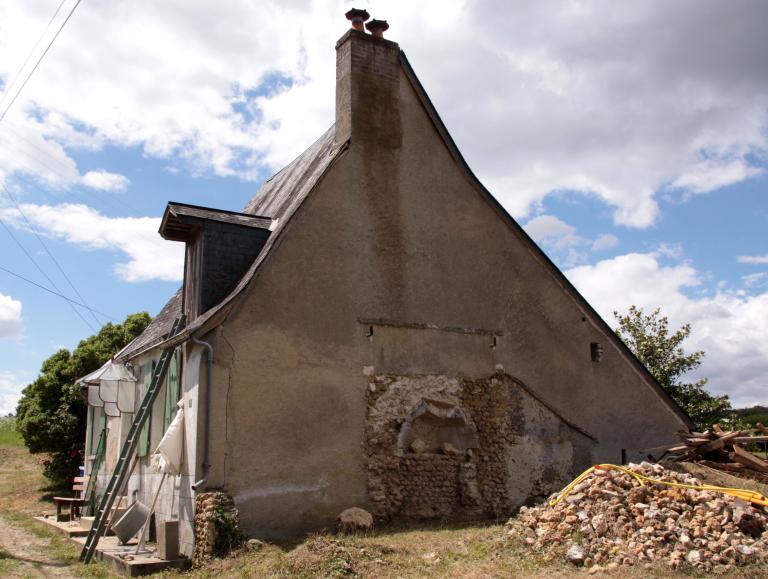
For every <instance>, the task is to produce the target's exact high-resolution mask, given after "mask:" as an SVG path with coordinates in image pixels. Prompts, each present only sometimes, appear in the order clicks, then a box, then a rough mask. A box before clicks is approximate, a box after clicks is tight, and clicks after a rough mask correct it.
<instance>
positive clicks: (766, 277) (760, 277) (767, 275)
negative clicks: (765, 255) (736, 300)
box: [741, 271, 768, 288]
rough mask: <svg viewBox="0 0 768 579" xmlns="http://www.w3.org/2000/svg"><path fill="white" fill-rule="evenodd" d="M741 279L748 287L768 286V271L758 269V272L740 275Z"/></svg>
mask: <svg viewBox="0 0 768 579" xmlns="http://www.w3.org/2000/svg"><path fill="white" fill-rule="evenodd" d="M741 281H742V282H744V285H745V286H746V287H748V288H752V287H762V286H768V271H760V272H758V273H750V274H748V275H745V276H742V278H741Z"/></svg>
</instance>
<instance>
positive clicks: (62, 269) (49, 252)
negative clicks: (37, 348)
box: [2, 183, 101, 325]
mask: <svg viewBox="0 0 768 579" xmlns="http://www.w3.org/2000/svg"><path fill="white" fill-rule="evenodd" d="M2 186H3V189H4V190H5V194H6V195H7V196H8V199H10V200H11V202H12V203H13V204H14V205H15V206H16V210H17V211H18V212H19V213H20V214H21V216H22V217H23V218H24V221H26V222H27V225H28V226H29V229H30V231H31V232H32V234H33V235H34V236H35V237H36V238H37V240H38V241H39V242H40V245H41V246H42V247H43V250H44V251H45V252H46V253H47V254H48V257H50V258H51V261H53V263H54V264H55V265H56V268H57V269H58V270H59V273H61V275H62V276H63V277H64V279H65V280H67V283H68V284H69V287H71V288H72V291H74V292H75V294H76V295H77V297H79V298H80V301H81V302H83V303H84V304H86V303H87V302H86V301H85V298H84V297H83V295H82V294H81V293H80V292H79V291H78V290H77V288H76V287H75V284H74V283H72V280H71V279H70V277H69V276H68V275H67V272H65V271H64V268H63V267H61V264H60V263H59V260H58V259H56V257H55V256H54V255H53V253H51V250H50V249H49V248H48V244H46V243H45V241H43V238H42V237H40V235H39V234H38V233H37V230H36V229H35V227H34V226H33V225H32V222H31V221H30V220H29V219H28V218H27V215H26V213H24V211H23V210H22V209H21V205H19V202H18V201H16V197H14V196H13V195H12V194H11V192H10V191H9V190H8V187H6V186H5V183H3V184H2ZM88 311H90V313H91V316H92V317H93V321H94V322H96V325H101V322H100V321H99V319H98V318H97V317H96V315H95V314H94V313H93V310H92V309H91V308H90V307H88Z"/></svg>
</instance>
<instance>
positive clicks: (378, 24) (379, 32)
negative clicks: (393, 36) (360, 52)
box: [365, 20, 389, 38]
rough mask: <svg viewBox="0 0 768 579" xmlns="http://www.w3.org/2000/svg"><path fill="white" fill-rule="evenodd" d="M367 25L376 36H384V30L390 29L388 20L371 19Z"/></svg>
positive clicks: (369, 30)
mask: <svg viewBox="0 0 768 579" xmlns="http://www.w3.org/2000/svg"><path fill="white" fill-rule="evenodd" d="M365 27H366V28H367V29H368V32H370V33H371V34H373V35H374V36H375V37H376V38H384V31H385V30H389V24H387V21H386V20H371V21H370V22H369V23H368V24H366V25H365Z"/></svg>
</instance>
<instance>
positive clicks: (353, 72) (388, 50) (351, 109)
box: [336, 8, 401, 149]
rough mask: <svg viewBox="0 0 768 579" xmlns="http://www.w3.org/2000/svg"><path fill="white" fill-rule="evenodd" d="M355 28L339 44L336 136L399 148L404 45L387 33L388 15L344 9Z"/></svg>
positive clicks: (337, 50)
mask: <svg viewBox="0 0 768 579" xmlns="http://www.w3.org/2000/svg"><path fill="white" fill-rule="evenodd" d="M346 17H347V19H348V20H350V21H351V22H352V28H351V29H349V30H347V32H346V33H345V34H344V36H342V37H341V38H340V39H339V41H338V42H337V43H336V141H337V142H343V141H346V140H348V139H351V141H352V143H353V145H356V144H365V143H371V144H375V146H376V147H383V148H389V149H396V148H399V147H400V142H401V128H400V47H399V46H398V44H397V43H396V42H392V41H391V40H387V39H385V38H384V36H383V33H384V31H385V30H387V29H388V28H389V25H388V24H387V22H386V21H385V20H372V21H371V22H369V23H368V24H367V25H366V26H367V28H368V30H370V31H371V33H372V34H366V33H365V31H364V29H363V23H364V22H365V21H366V20H367V19H368V18H369V14H368V12H366V11H365V10H358V9H356V8H353V9H352V10H350V11H349V12H347V13H346Z"/></svg>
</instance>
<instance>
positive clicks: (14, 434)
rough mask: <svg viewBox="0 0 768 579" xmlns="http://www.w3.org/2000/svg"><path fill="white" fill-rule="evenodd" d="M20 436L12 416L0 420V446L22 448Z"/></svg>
mask: <svg viewBox="0 0 768 579" xmlns="http://www.w3.org/2000/svg"><path fill="white" fill-rule="evenodd" d="M23 444H24V442H23V441H22V440H21V434H19V433H18V431H17V430H16V419H15V418H13V417H12V416H6V417H4V418H0V446H11V447H17V446H22V445H23Z"/></svg>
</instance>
